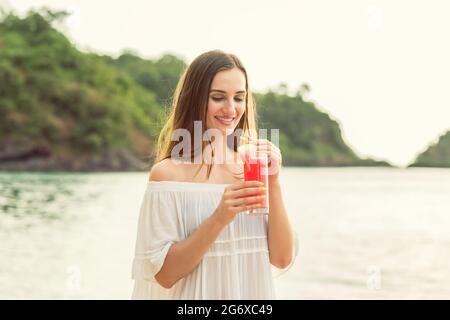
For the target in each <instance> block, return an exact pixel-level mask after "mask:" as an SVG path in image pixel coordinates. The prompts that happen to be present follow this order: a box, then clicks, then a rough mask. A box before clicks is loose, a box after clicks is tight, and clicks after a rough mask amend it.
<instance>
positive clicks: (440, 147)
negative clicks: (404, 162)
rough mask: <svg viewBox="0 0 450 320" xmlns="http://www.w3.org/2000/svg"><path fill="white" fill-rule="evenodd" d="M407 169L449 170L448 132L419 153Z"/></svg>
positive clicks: (449, 148)
mask: <svg viewBox="0 0 450 320" xmlns="http://www.w3.org/2000/svg"><path fill="white" fill-rule="evenodd" d="M409 167H438V168H450V131H447V132H446V133H443V134H442V135H441V136H440V137H439V138H438V140H437V142H435V143H431V144H430V145H429V146H428V147H427V148H426V150H425V151H423V152H422V153H420V154H419V155H418V156H417V158H416V159H415V160H414V162H413V163H412V164H411V165H409Z"/></svg>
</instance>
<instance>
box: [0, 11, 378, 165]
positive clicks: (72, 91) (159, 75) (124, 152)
mask: <svg viewBox="0 0 450 320" xmlns="http://www.w3.org/2000/svg"><path fill="white" fill-rule="evenodd" d="M64 18H65V14H64V13H61V12H49V11H45V10H40V11H39V12H29V13H28V15H27V16H26V17H23V18H21V17H18V16H16V15H14V14H8V15H6V16H4V17H3V18H1V20H0V84H1V85H0V112H1V117H0V169H3V170H137V169H144V170H145V169H147V168H148V166H149V165H150V160H151V158H150V155H151V153H152V151H153V145H154V141H155V139H156V137H157V135H158V133H159V130H160V128H161V126H162V123H163V120H164V117H165V114H166V112H167V108H165V107H166V106H167V105H169V104H170V98H171V97H172V93H173V90H174V88H175V86H176V83H177V81H178V79H179V76H180V74H181V72H182V71H183V70H184V68H185V67H186V63H185V62H184V61H183V60H182V59H180V58H178V57H176V56H174V55H171V54H167V55H164V56H162V57H161V58H159V59H157V60H148V59H143V58H141V57H139V56H137V55H136V54H133V53H130V52H126V53H124V54H122V55H121V56H120V57H118V58H113V57H109V56H104V55H98V54H95V53H86V52H82V51H80V50H78V49H77V48H76V46H75V45H74V44H73V43H71V41H69V40H68V38H67V37H66V36H65V35H64V34H63V33H61V32H60V31H58V29H56V28H55V27H54V26H55V25H58V24H61V23H63V20H64ZM256 98H257V103H258V105H259V111H258V113H259V116H260V119H259V120H260V124H261V126H262V127H267V128H280V129H281V130H280V131H281V141H280V142H281V149H282V152H283V155H284V156H283V160H284V163H285V164H286V165H299V166H350V165H387V164H386V163H384V162H376V161H373V160H370V159H369V160H362V159H359V158H358V157H357V156H356V155H355V154H354V153H353V151H352V150H351V149H350V148H349V147H348V146H346V145H345V143H344V142H343V140H342V137H341V131H340V128H339V125H338V124H337V123H336V122H335V121H333V120H332V119H330V117H329V116H328V115H327V114H325V113H323V112H320V111H319V110H318V109H317V108H316V107H315V105H314V104H313V103H311V102H305V101H304V100H303V98H302V97H301V95H298V96H296V97H290V96H287V95H284V94H279V93H274V92H269V93H266V94H256Z"/></svg>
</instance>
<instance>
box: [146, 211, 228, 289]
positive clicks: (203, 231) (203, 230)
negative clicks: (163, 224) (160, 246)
mask: <svg viewBox="0 0 450 320" xmlns="http://www.w3.org/2000/svg"><path fill="white" fill-rule="evenodd" d="M224 227H225V225H224V224H223V223H221V221H220V220H219V219H218V218H217V216H216V215H212V216H210V217H209V218H207V219H206V220H205V221H203V223H202V224H200V226H199V227H198V228H197V229H196V230H195V231H194V232H193V233H192V234H191V235H190V236H189V237H188V238H186V239H185V240H182V241H180V242H177V243H175V244H173V245H172V246H171V247H170V249H169V251H168V253H167V256H166V259H165V261H164V264H163V266H162V268H161V270H160V271H159V272H158V273H157V274H156V275H155V279H156V280H157V281H158V283H159V284H160V285H161V286H163V287H164V288H167V289H168V288H171V287H172V286H173V285H174V284H175V283H176V282H177V281H178V280H179V279H181V278H183V277H185V276H186V275H187V274H189V273H190V272H191V271H192V270H194V268H195V267H196V266H197V265H198V264H199V263H200V261H201V260H202V258H203V256H204V255H205V253H206V252H207V251H208V248H209V247H210V246H211V245H212V244H213V243H214V241H215V240H216V239H217V237H218V236H219V234H220V232H221V231H222V229H223V228H224Z"/></svg>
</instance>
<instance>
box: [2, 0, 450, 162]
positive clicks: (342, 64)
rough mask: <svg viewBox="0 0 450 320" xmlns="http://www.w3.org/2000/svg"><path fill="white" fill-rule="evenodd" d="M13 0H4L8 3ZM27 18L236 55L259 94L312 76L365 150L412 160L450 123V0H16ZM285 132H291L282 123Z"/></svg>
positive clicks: (112, 37) (90, 35)
mask: <svg viewBox="0 0 450 320" xmlns="http://www.w3.org/2000/svg"><path fill="white" fill-rule="evenodd" d="M0 2H5V0H0ZM9 5H10V6H11V7H13V8H15V9H16V10H18V12H19V13H22V12H25V11H26V10H27V9H29V8H31V7H39V6H41V5H46V6H48V7H50V8H60V9H66V10H69V11H71V12H72V13H73V14H72V17H71V18H70V19H69V20H68V23H67V24H68V27H67V30H66V34H68V36H69V37H70V38H71V39H72V40H73V41H74V42H75V43H76V44H77V45H78V47H79V48H80V49H82V50H92V51H96V52H99V53H106V54H110V55H113V56H117V55H118V54H119V53H120V52H121V51H122V50H123V49H132V50H134V51H136V52H137V53H139V54H140V55H142V56H143V57H146V58H152V59H153V58H158V57H159V56H160V55H161V54H163V53H167V52H170V53H175V54H177V55H178V56H180V57H181V58H184V59H185V60H186V61H187V62H188V63H189V62H191V61H192V60H193V59H194V58H195V57H196V56H198V55H199V54H201V53H203V52H204V51H208V50H211V49H222V50H224V51H227V52H231V53H235V54H236V55H238V56H239V57H240V59H241V60H242V61H243V63H244V65H245V66H246V68H247V71H248V73H249V77H250V85H251V87H252V88H253V90H255V91H259V92H263V91H265V90H267V89H268V88H274V87H276V86H277V85H278V84H279V83H281V82H286V83H287V84H288V86H289V88H290V89H291V90H292V92H294V91H295V90H296V89H297V88H298V87H299V86H300V84H301V83H308V84H309V85H310V86H311V88H312V91H311V93H310V95H309V99H311V100H313V101H315V102H316V103H317V104H318V106H319V107H320V109H321V110H323V111H326V112H327V113H328V114H330V116H331V117H332V118H333V119H335V120H337V121H338V122H339V123H340V126H341V129H342V133H343V136H344V140H345V141H346V142H347V144H348V145H350V146H351V147H352V148H353V149H354V150H355V152H357V153H358V154H359V155H360V156H370V157H373V158H375V159H385V160H388V161H390V162H391V163H393V164H397V165H407V164H408V163H409V162H411V161H412V160H413V159H414V158H415V155H416V154H417V153H419V152H421V151H423V150H424V149H425V148H426V147H427V145H428V144H429V143H430V142H431V141H436V139H437V138H438V136H439V135H440V134H442V133H444V132H445V131H447V130H449V129H450V95H449V94H448V92H449V84H450V58H449V57H450V42H449V41H448V39H449V38H450V19H449V18H448V17H449V16H450V1H447V0H430V1H425V0H417V1H408V0H404V1H401V0H391V1H380V0H373V1H368V0H340V1H332V0H328V1H325V0H303V1H298V0H296V1H288V0H276V1H264V0H259V1H250V0H246V1H242V0H241V1H238V0H228V1H214V0H190V1H181V0H180V1H174V0H161V1H149V0H127V1H122V0H115V1H107V0H95V1H92V0H80V1H71V0H59V1H58V0H34V1H30V0H14V1H9ZM281 130H282V128H281Z"/></svg>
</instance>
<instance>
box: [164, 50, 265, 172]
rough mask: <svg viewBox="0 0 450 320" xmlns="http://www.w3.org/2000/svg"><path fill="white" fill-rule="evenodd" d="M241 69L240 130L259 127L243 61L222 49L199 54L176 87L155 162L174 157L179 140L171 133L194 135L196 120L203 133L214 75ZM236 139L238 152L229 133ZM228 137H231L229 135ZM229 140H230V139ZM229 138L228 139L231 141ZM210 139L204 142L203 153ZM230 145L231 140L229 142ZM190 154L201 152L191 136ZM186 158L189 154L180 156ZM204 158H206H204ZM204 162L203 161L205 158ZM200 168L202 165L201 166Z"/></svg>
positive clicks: (245, 131) (238, 126)
mask: <svg viewBox="0 0 450 320" xmlns="http://www.w3.org/2000/svg"><path fill="white" fill-rule="evenodd" d="M233 68H238V69H239V70H241V71H242V72H243V73H244V75H245V90H246V95H245V112H244V114H243V115H242V118H241V119H240V121H239V123H238V125H237V126H236V128H235V130H234V132H236V130H237V129H240V130H242V132H243V133H247V132H250V131H252V130H255V131H256V129H257V127H256V126H257V123H256V106H255V103H254V99H253V96H252V93H251V91H250V89H249V85H248V76H247V71H246V70H245V68H244V66H243V64H242V62H241V61H240V60H239V58H238V57H236V56H235V55H233V54H230V53H225V52H223V51H220V50H213V51H208V52H205V53H203V54H201V55H200V56H198V57H197V58H196V59H195V60H194V61H193V62H192V63H191V64H190V65H189V66H188V67H187V69H186V70H185V71H184V73H183V75H182V76H181V77H180V80H179V82H178V85H177V87H176V90H175V93H174V96H173V101H172V107H171V112H170V114H169V116H168V119H167V121H166V123H165V125H164V127H163V128H162V130H161V132H160V135H159V138H158V142H157V149H156V162H159V161H162V160H164V159H167V158H171V153H172V150H173V148H174V147H175V145H176V144H177V143H178V142H177V141H173V140H172V134H173V132H174V130H176V129H186V130H188V131H189V133H190V134H191V137H194V121H201V124H202V131H203V132H202V135H203V133H204V132H205V131H206V129H207V128H206V116H207V107H208V97H209V90H210V89H211V83H212V81H213V79H214V76H215V75H216V74H217V73H218V72H220V71H223V70H230V69H233ZM230 136H231V137H232V139H234V141H232V142H231V145H232V148H233V149H234V151H235V152H237V143H236V142H237V139H238V138H239V137H238V136H236V135H230ZM230 136H228V137H230ZM227 140H230V139H227ZM229 142H230V141H228V143H229ZM208 143H210V141H202V145H201V152H203V150H204V149H205V147H206V145H207V144H208ZM229 144H230V143H229ZM190 150H191V154H190V155H188V156H189V158H190V159H191V160H192V159H193V158H194V156H195V155H196V154H197V153H198V152H199V151H200V150H195V149H194V141H193V139H191V148H190ZM181 156H182V157H183V158H186V156H187V155H181ZM202 159H203V158H202ZM202 164H203V160H202ZM200 168H201V167H200ZM211 169H212V164H208V172H207V178H209V176H210V173H211Z"/></svg>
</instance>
